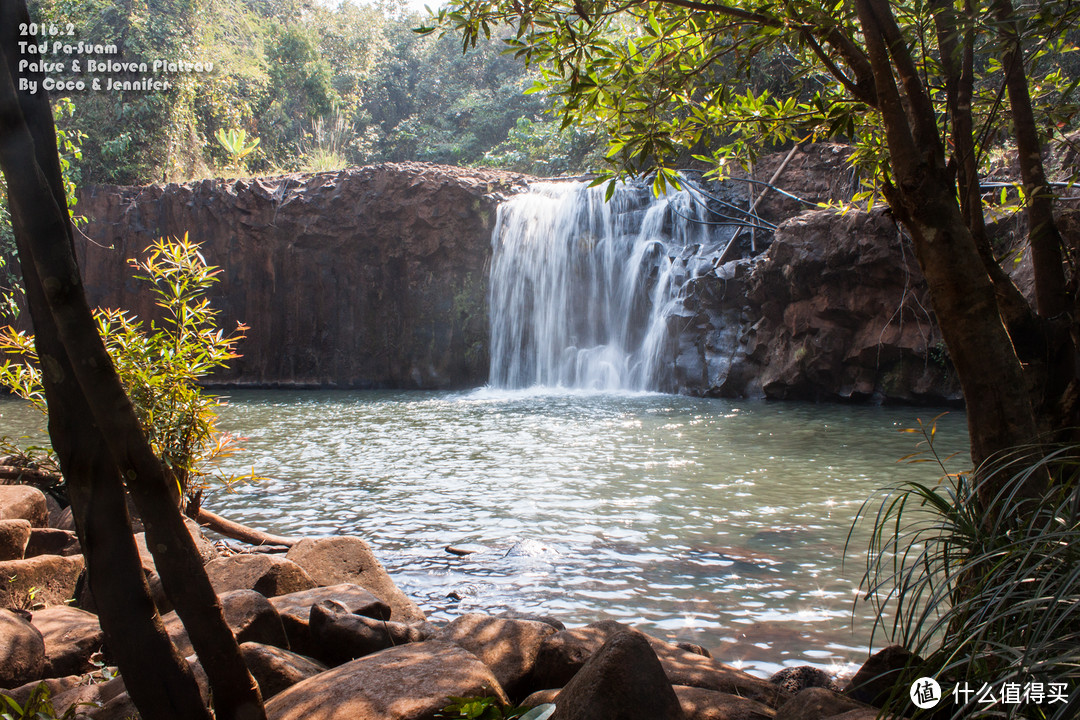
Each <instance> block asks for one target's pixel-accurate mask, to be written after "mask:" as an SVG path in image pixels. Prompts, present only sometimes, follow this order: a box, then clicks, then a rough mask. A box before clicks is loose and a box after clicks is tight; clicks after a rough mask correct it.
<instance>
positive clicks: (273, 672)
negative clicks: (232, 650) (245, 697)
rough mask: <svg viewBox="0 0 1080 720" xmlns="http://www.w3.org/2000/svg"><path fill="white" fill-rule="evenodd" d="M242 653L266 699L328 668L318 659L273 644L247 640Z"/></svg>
mask: <svg viewBox="0 0 1080 720" xmlns="http://www.w3.org/2000/svg"><path fill="white" fill-rule="evenodd" d="M240 652H241V653H243V655H244V662H245V663H246V664H247V667H248V670H249V671H250V672H251V676H252V677H253V678H255V681H256V682H257V683H259V692H260V693H261V694H262V698H263V700H269V699H270V698H272V697H274V696H275V695H277V694H278V693H279V692H281V691H282V690H284V689H286V688H289V687H292V686H293V685H295V684H296V683H298V682H301V681H302V680H307V679H308V678H309V677H314V676H315V675H318V674H319V673H321V672H324V671H325V670H326V666H325V665H323V664H322V663H320V662H318V661H317V660H314V659H312V658H309V657H304V656H303V655H297V654H296V653H294V652H290V651H288V650H282V649H281V648H278V647H274V646H273V645H263V644H262V643H255V642H246V643H243V644H242V645H241V646H240Z"/></svg>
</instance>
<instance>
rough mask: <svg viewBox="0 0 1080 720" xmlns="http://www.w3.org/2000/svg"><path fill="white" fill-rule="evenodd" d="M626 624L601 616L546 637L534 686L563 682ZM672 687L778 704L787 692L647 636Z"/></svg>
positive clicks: (533, 682)
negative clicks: (594, 621) (713, 691)
mask: <svg viewBox="0 0 1080 720" xmlns="http://www.w3.org/2000/svg"><path fill="white" fill-rule="evenodd" d="M629 629H630V628H629V627H628V626H626V625H623V624H622V623H618V622H614V621H611V620H604V621H601V622H597V623H593V624H591V625H587V626H585V627H582V628H573V629H570V630H563V631H561V632H557V633H555V634H554V635H550V636H548V637H546V638H545V639H544V642H543V644H542V645H541V647H540V651H539V652H538V653H537V657H536V665H535V666H534V669H533V674H532V678H531V679H530V682H531V684H532V686H533V687H536V688H540V687H561V686H563V685H565V684H566V683H567V682H569V681H570V679H571V678H572V677H573V676H574V674H575V673H577V672H578V670H579V669H581V668H582V667H583V666H584V665H585V663H586V662H587V661H588V660H589V658H591V657H592V654H593V653H594V652H596V651H597V650H598V649H599V648H600V646H601V645H603V644H604V643H605V642H606V641H607V640H608V639H609V638H611V637H612V636H613V635H615V634H617V633H621V632H625V631H626V630H629ZM649 643H650V644H651V645H652V648H653V650H654V651H655V652H656V655H657V657H659V658H660V663H661V665H663V667H664V671H665V672H666V673H667V676H668V679H669V680H670V681H671V684H672V685H686V686H690V687H699V688H704V689H706V690H715V691H717V692H724V693H730V694H733V695H738V696H740V697H745V698H749V699H751V700H756V701H757V702H760V703H763V704H765V705H768V706H769V707H777V706H778V705H779V704H781V703H783V702H786V701H787V699H788V698H789V697H790V694H789V693H786V692H784V691H783V690H782V689H780V688H779V687H777V686H776V685H773V684H771V683H769V682H768V681H766V680H762V679H761V678H756V677H754V676H753V675H750V674H748V673H745V672H742V671H741V670H736V669H735V668H732V667H729V666H727V665H724V664H723V663H721V662H718V661H717V660H714V659H713V658H709V657H705V656H703V655H699V654H697V653H695V652H690V651H687V650H684V649H682V648H680V647H678V646H677V645H673V644H671V643H668V642H664V641H663V640H658V639H656V638H649Z"/></svg>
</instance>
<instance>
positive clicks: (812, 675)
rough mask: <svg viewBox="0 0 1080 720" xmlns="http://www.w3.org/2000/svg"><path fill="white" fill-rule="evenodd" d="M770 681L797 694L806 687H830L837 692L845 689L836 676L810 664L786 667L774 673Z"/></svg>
mask: <svg viewBox="0 0 1080 720" xmlns="http://www.w3.org/2000/svg"><path fill="white" fill-rule="evenodd" d="M769 682H771V683H772V684H774V685H778V686H780V687H781V688H782V689H784V690H786V691H787V692H789V693H792V694H795V693H797V692H799V691H800V690H805V689H806V688H828V689H829V690H833V691H835V692H841V691H842V690H843V688H842V687H841V686H840V685H839V684H838V683H837V682H836V678H835V677H834V676H833V675H830V674H829V673H827V672H825V671H824V670H822V669H821V668H816V667H811V666H809V665H800V666H798V667H789V668H784V669H783V670H780V671H778V672H775V673H773V675H772V677H770V678H769Z"/></svg>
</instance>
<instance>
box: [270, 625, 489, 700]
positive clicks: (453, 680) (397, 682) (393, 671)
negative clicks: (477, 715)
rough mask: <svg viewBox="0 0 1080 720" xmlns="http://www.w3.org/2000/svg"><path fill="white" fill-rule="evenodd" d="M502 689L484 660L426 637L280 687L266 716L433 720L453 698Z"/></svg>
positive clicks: (486, 694) (443, 642) (480, 694)
mask: <svg viewBox="0 0 1080 720" xmlns="http://www.w3.org/2000/svg"><path fill="white" fill-rule="evenodd" d="M475 696H491V697H494V698H496V699H497V700H498V701H499V702H502V703H506V702H508V699H507V697H506V693H504V692H503V689H502V688H501V687H500V686H499V681H498V680H496V679H495V676H494V675H493V674H492V673H491V670H489V669H488V667H487V666H486V665H484V663H482V662H480V660H479V659H477V658H476V656H475V655H473V654H472V653H470V652H468V651H467V650H464V649H463V648H461V647H459V646H458V645H455V644H454V643H449V642H445V641H441V640H428V641H425V642H419V643H411V644H409V645H402V646H400V647H394V648H389V649H387V650H383V651H381V652H377V653H375V654H374V655H368V656H366V657H362V658H360V659H359V660H353V661H352V662H348V663H345V664H344V665H341V666H339V667H336V668H334V669H332V670H327V671H326V672H324V673H320V674H319V675H316V676H314V677H312V678H309V679H307V680H304V681H303V682H299V683H297V684H296V685H293V686H292V687H290V688H289V689H287V690H284V691H282V692H280V693H278V694H277V695H275V696H274V697H273V698H271V699H270V701H269V702H267V703H266V715H267V718H268V720H434V718H435V717H436V715H437V714H438V713H439V712H440V711H441V710H442V708H444V707H446V706H447V704H449V702H450V698H451V697H475Z"/></svg>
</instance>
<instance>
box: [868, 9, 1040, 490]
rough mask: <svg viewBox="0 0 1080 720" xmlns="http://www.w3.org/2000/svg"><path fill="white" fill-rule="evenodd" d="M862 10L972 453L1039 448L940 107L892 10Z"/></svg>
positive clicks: (906, 218)
mask: <svg viewBox="0 0 1080 720" xmlns="http://www.w3.org/2000/svg"><path fill="white" fill-rule="evenodd" d="M856 10H857V12H858V15H859V21H860V24H861V25H862V28H863V33H864V36H865V38H866V47H867V55H868V57H869V59H870V63H871V66H872V67H873V69H874V78H875V83H876V88H877V97H878V109H879V111H880V112H881V116H882V121H883V123H884V125H885V130H886V138H887V142H888V147H889V155H890V158H891V160H890V164H891V166H892V169H893V174H894V176H893V179H892V183H891V185H889V186H888V187H887V199H888V200H889V205H890V207H892V209H893V211H894V212H895V213H896V215H897V217H898V218H899V219H900V221H901V222H903V223H904V225H905V226H906V227H907V228H908V231H909V232H910V233H911V236H912V239H913V240H914V244H915V254H916V258H917V259H918V261H919V266H920V268H921V269H922V272H923V275H924V276H925V277H926V281H927V285H928V286H929V289H930V299H931V303H932V305H933V309H934V314H935V315H936V316H937V320H938V325H939V326H940V328H941V333H942V337H943V338H944V339H945V344H946V345H947V347H948V349H949V355H950V357H951V358H952V361H953V365H954V366H955V367H956V374H957V377H958V378H959V380H960V384H961V387H962V388H963V392H964V398H965V400H966V402H967V408H968V433H969V435H970V438H971V456H972V461H973V462H974V463H975V465H976V466H978V465H980V464H982V463H983V462H984V461H985V460H987V459H988V458H990V457H991V456H992V455H994V454H995V453H997V452H1000V451H1003V450H1006V449H1009V448H1013V447H1016V446H1020V445H1026V444H1030V443H1033V442H1034V441H1035V440H1036V437H1037V431H1036V424H1035V414H1034V411H1033V409H1032V405H1031V402H1030V399H1029V394H1028V391H1027V387H1026V384H1025V378H1024V374H1023V370H1022V368H1021V365H1020V361H1019V359H1018V358H1017V357H1016V352H1015V350H1014V349H1013V345H1012V341H1011V339H1010V337H1009V334H1008V332H1007V331H1006V329H1005V325H1004V324H1003V322H1002V320H1001V314H1000V312H999V310H998V304H997V298H996V295H995V290H994V285H993V283H992V282H991V280H990V275H989V274H988V273H987V271H986V268H985V266H984V265H983V262H982V259H981V258H980V256H979V251H978V248H977V247H976V245H975V241H974V239H973V237H972V235H971V231H970V230H969V229H968V227H967V224H966V223H965V222H964V217H963V215H962V213H961V211H960V207H959V204H958V202H957V198H956V190H955V185H954V183H953V180H952V175H951V173H950V172H949V170H948V168H947V166H946V163H945V156H944V148H943V147H942V145H941V142H940V139H939V137H938V133H937V123H936V117H935V115H934V112H933V107H932V104H931V103H930V102H929V98H928V96H927V94H926V89H925V87H924V86H923V84H922V80H921V78H920V76H919V74H918V72H917V71H916V69H915V64H914V62H913V61H912V58H911V55H910V52H909V50H908V48H907V46H906V44H905V43H904V41H903V38H902V36H901V34H900V32H899V28H898V27H897V25H896V21H895V19H894V18H893V16H892V11H891V9H890V8H889V4H888V3H887V2H886V1H885V0H857V1H856ZM894 69H895V72H896V75H895V76H894V74H893V72H894ZM1031 483H1032V487H1031V488H1028V491H1030V492H1032V493H1036V494H1038V493H1041V492H1042V490H1043V489H1045V483H1044V481H1043V480H1042V479H1041V478H1033V479H1032V481H1031ZM986 491H987V494H986V495H984V496H983V498H982V499H983V502H984V503H985V504H986V505H987V507H986V509H987V510H989V509H990V508H989V499H990V498H991V497H992V492H993V488H990V487H987V488H986Z"/></svg>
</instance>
